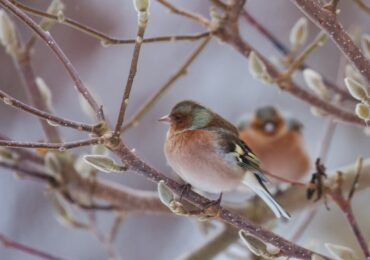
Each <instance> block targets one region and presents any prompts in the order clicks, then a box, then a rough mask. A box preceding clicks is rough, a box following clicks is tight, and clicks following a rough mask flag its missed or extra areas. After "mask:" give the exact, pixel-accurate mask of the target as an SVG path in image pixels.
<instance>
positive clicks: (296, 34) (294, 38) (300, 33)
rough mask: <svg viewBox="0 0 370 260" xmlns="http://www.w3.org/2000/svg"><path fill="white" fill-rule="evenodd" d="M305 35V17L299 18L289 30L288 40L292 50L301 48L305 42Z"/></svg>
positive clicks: (306, 22) (306, 31)
mask: <svg viewBox="0 0 370 260" xmlns="http://www.w3.org/2000/svg"><path fill="white" fill-rule="evenodd" d="M307 35H308V21H307V19H306V18H305V17H301V18H299V20H298V21H297V22H296V23H295V24H294V25H293V27H292V29H291V30H290V35H289V40H290V43H291V45H292V46H293V47H294V48H296V47H299V46H302V45H303V44H304V43H305V42H306V40H307Z"/></svg>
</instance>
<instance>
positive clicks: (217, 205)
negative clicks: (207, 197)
mask: <svg viewBox="0 0 370 260" xmlns="http://www.w3.org/2000/svg"><path fill="white" fill-rule="evenodd" d="M221 200H222V192H221V193H220V195H219V197H218V199H217V200H212V201H210V202H209V203H207V204H206V205H205V206H204V207H203V208H202V213H203V214H204V215H205V216H207V217H217V216H218V215H219V214H220V212H221Z"/></svg>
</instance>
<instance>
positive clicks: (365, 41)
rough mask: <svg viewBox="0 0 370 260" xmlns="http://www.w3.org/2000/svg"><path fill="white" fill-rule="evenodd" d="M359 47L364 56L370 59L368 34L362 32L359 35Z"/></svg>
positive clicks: (369, 38) (369, 36)
mask: <svg viewBox="0 0 370 260" xmlns="http://www.w3.org/2000/svg"><path fill="white" fill-rule="evenodd" d="M361 47H362V50H363V51H364V54H365V56H366V58H368V59H370V35H368V34H364V35H362V37H361Z"/></svg>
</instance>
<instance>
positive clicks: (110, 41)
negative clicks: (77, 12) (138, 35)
mask: <svg viewBox="0 0 370 260" xmlns="http://www.w3.org/2000/svg"><path fill="white" fill-rule="evenodd" d="M12 3H13V4H14V5H15V6H17V7H18V8H19V9H22V10H23V11H25V12H27V13H29V14H31V15H35V16H39V17H44V18H47V19H50V20H54V21H58V17H57V16H56V15H53V14H49V13H46V12H43V11H41V10H38V9H35V8H32V7H30V6H27V5H24V4H22V3H19V2H17V1H12ZM58 22H59V23H60V24H63V25H67V26H69V27H71V28H73V29H76V30H78V31H80V32H82V33H84V34H87V35H90V36H91V37H93V38H95V39H98V40H100V41H101V42H102V43H104V44H107V45H121V44H134V43H135V42H136V40H135V39H117V38H113V37H111V36H109V35H106V34H104V33H102V32H100V31H98V30H96V29H94V28H91V27H89V26H87V25H84V24H82V23H80V22H77V21H75V20H73V19H71V18H68V17H64V20H63V21H62V22H60V21H58ZM210 34H211V32H204V33H199V34H193V35H169V36H158V37H152V38H144V39H143V43H155V42H172V41H197V40H199V39H202V38H204V37H207V36H209V35H210Z"/></svg>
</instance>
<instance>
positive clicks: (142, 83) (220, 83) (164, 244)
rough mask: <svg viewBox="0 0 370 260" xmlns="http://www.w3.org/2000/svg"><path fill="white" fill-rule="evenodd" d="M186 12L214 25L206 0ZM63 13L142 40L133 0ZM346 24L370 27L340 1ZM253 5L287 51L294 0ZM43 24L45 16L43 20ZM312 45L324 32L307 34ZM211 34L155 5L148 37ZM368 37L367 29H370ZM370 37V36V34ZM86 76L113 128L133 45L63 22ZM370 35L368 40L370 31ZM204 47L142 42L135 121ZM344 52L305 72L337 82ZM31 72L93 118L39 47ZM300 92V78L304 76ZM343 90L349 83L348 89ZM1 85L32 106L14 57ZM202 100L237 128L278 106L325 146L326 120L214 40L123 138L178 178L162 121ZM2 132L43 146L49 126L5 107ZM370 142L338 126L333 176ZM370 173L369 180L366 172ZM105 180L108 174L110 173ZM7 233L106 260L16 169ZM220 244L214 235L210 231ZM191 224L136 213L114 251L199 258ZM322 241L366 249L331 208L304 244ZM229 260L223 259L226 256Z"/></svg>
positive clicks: (71, 53) (3, 61)
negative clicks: (110, 42)
mask: <svg viewBox="0 0 370 260" xmlns="http://www.w3.org/2000/svg"><path fill="white" fill-rule="evenodd" d="M20 2H23V3H25V4H28V5H30V6H33V7H37V8H40V9H46V7H47V6H48V4H49V1H45V0H37V1H20ZM171 2H172V3H174V4H177V5H178V6H181V7H184V8H187V9H190V10H193V11H196V12H197V13H200V14H202V15H204V16H206V17H208V13H209V7H210V4H209V2H208V1H195V0H188V1H185V0H176V1H171ZM64 3H65V5H66V10H65V14H66V16H68V17H71V18H74V19H75V20H78V21H80V22H82V23H84V24H87V25H89V26H91V27H93V28H96V29H98V30H100V31H103V32H105V33H107V34H109V35H111V36H115V37H117V38H134V37H135V34H136V12H135V10H134V8H133V5H132V1H131V0H106V1H100V0H79V1H72V0H64ZM340 4H341V5H340V9H341V13H340V16H339V17H340V20H341V22H342V23H343V25H344V27H345V28H349V27H351V26H355V25H358V26H360V27H362V29H363V30H368V27H367V26H365V25H368V24H369V21H370V17H369V16H368V15H367V14H366V13H364V12H362V11H360V10H359V9H358V8H357V7H356V6H355V5H354V4H353V3H352V1H341V3H340ZM246 8H247V9H248V10H249V12H250V13H251V14H253V15H254V16H255V17H256V18H257V19H258V20H259V21H260V22H261V23H262V24H263V25H264V26H266V27H267V28H268V29H269V30H271V31H272V32H273V33H274V34H275V35H276V36H278V38H279V39H280V40H281V41H282V42H284V43H285V44H287V45H288V44H289V31H290V28H291V27H292V26H293V25H294V23H295V22H296V21H297V20H298V19H299V17H301V16H302V15H301V13H300V12H299V11H298V9H296V7H295V6H294V5H293V4H292V3H291V2H290V1H286V0H275V1H268V0H248V2H247V5H246ZM35 19H37V20H38V18H35ZM13 20H14V21H15V22H16V23H17V28H18V29H19V30H20V31H21V35H22V38H23V39H24V40H27V39H28V38H29V36H30V35H31V33H30V31H29V29H28V28H25V26H24V25H23V24H20V23H19V22H18V21H16V20H15V18H14V19H13ZM240 25H241V26H240V28H241V31H242V34H243V36H244V37H245V39H246V40H247V41H248V42H249V43H251V44H252V46H255V48H256V49H257V50H259V51H260V52H262V53H264V54H265V55H266V56H268V57H273V56H275V57H279V54H278V52H277V51H276V50H275V49H274V47H273V46H272V45H271V43H270V42H268V41H267V40H265V39H264V38H263V37H262V36H261V35H259V34H258V33H257V32H256V31H255V30H254V28H252V27H251V26H250V25H249V24H247V23H246V22H244V21H243V20H242V19H241V21H240ZM309 30H310V36H309V40H310V39H311V40H312V39H313V38H314V37H315V35H316V33H317V29H316V28H315V26H314V25H313V24H310V26H309ZM203 31H205V29H204V28H201V26H200V25H198V24H195V23H193V22H191V21H188V20H187V19H184V18H182V17H178V16H176V15H173V14H170V13H169V12H168V11H167V9H165V8H164V7H163V6H161V5H160V4H158V3H156V2H155V1H152V4H151V8H150V18H149V25H148V28H147V32H146V37H154V36H160V35H181V34H194V33H199V32H203ZM365 32H366V31H365ZM367 32H368V31H367ZM51 33H52V35H53V36H54V37H55V39H56V41H57V42H58V43H59V44H60V46H61V47H62V48H63V50H64V51H65V53H66V55H67V56H68V57H69V58H70V59H71V61H72V63H73V64H74V65H75V67H76V68H77V70H78V71H79V73H80V75H81V77H82V79H83V80H84V81H85V82H86V83H87V84H88V86H89V87H90V88H91V89H92V90H93V92H95V93H96V94H97V95H98V96H99V97H100V98H101V100H102V103H103V104H104V109H105V112H106V116H107V117H108V118H109V120H110V121H111V122H113V121H114V120H116V116H117V111H118V109H119V102H120V99H121V95H122V92H123V88H124V85H125V82H126V79H127V74H128V70H129V65H130V61H131V55H132V50H133V46H132V45H124V46H110V47H108V48H107V47H103V46H102V45H101V43H100V42H99V41H97V40H95V39H93V38H91V37H89V36H86V35H83V34H82V33H80V32H78V31H75V30H73V29H70V28H67V27H65V26H62V25H56V26H55V27H53V29H52V31H51ZM368 33H369V32H368ZM198 44H199V43H198V42H168V43H152V44H145V45H144V46H143V48H142V53H141V57H140V60H139V69H138V73H137V77H136V79H135V83H134V86H133V91H132V96H131V99H130V103H129V107H128V116H127V118H128V117H129V116H130V115H132V114H133V113H134V112H135V111H136V110H137V109H138V108H139V107H140V106H141V104H142V103H143V102H144V101H145V100H146V99H147V98H149V97H150V96H151V95H152V93H154V92H155V91H156V90H157V89H158V88H159V87H160V86H161V85H162V84H163V83H164V82H165V81H166V80H167V79H168V78H169V77H170V76H171V75H172V74H173V73H174V72H175V70H176V69H177V68H178V67H179V66H180V65H181V64H182V63H183V62H184V60H185V58H186V57H187V56H188V54H189V53H190V52H191V51H192V49H194V48H195V47H196V46H197V45H198ZM340 56H341V54H340V52H339V51H338V50H337V48H336V47H335V46H334V44H332V43H331V42H330V41H329V42H328V43H327V44H326V45H325V46H324V47H322V48H320V49H319V50H318V51H317V52H316V53H315V54H314V55H312V56H310V58H309V59H308V61H307V63H308V64H310V65H311V66H312V67H313V68H314V69H315V70H317V71H319V72H321V73H322V74H323V75H325V76H326V77H328V78H330V79H332V80H333V81H335V80H336V78H337V70H338V64H339V60H340ZM32 64H33V66H34V69H35V71H36V74H37V75H38V76H40V77H42V78H43V79H44V80H45V82H46V83H47V85H48V86H49V87H50V88H51V90H52V92H53V100H54V105H55V109H56V111H57V114H58V115H61V116H65V117H67V118H70V119H74V120H80V121H85V122H86V121H87V120H88V119H87V117H86V116H85V115H84V113H83V112H82V111H81V108H80V104H79V99H78V97H77V95H76V92H75V90H74V88H73V83H72V81H71V80H70V78H69V77H68V75H67V73H66V72H65V70H64V68H63V67H62V66H61V64H60V62H59V61H58V60H57V59H56V58H55V57H54V56H53V54H52V53H51V52H50V50H49V49H48V48H47V47H46V46H45V44H43V43H42V42H38V43H37V44H36V48H35V51H34V55H33V61H32ZM296 80H297V82H299V83H300V84H301V85H302V86H304V83H303V81H302V78H301V76H300V75H297V77H296ZM340 85H343V82H340ZM0 88H1V89H2V90H4V91H6V92H8V93H10V94H11V95H13V96H15V97H18V98H19V99H21V100H25V93H24V91H23V88H22V86H21V82H20V79H19V77H18V75H17V73H16V69H15V68H14V66H13V63H12V60H11V58H10V57H9V56H8V55H6V54H5V51H4V50H3V49H0ZM184 99H193V100H196V101H199V102H201V103H203V104H205V105H207V106H209V107H211V108H213V109H214V110H215V111H217V112H218V113H220V114H221V115H223V116H224V117H226V118H227V119H228V120H230V121H231V122H234V123H236V122H237V120H238V118H240V117H241V116H242V115H244V114H246V113H251V112H252V111H253V110H254V109H255V108H257V107H259V106H263V105H266V104H271V105H274V106H276V107H278V108H280V109H281V110H283V111H285V112H287V113H288V114H290V115H292V116H294V117H296V118H298V119H299V120H301V121H302V122H303V123H304V137H305V145H306V147H307V150H308V152H309V154H310V157H311V160H312V161H314V159H315V158H316V157H317V156H318V153H319V148H320V144H321V140H322V136H323V133H324V129H325V126H326V125H327V123H328V121H327V120H325V119H322V118H317V117H314V116H312V114H311V113H310V111H309V106H308V105H307V104H304V103H302V102H301V101H299V100H297V99H295V98H293V97H291V96H290V95H289V94H286V93H282V92H280V91H279V90H278V89H277V88H276V87H273V86H267V85H263V84H262V83H260V82H258V81H256V80H254V79H252V78H251V76H250V73H249V71H248V63H247V60H246V59H245V58H244V57H242V56H241V55H240V54H239V53H237V52H236V51H235V50H233V49H232V48H230V47H229V46H227V45H225V44H222V43H220V42H218V41H217V40H216V39H213V40H212V41H211V43H210V44H209V45H208V46H207V47H206V49H205V50H204V51H203V53H202V54H201V55H200V57H199V58H198V59H197V60H196V61H195V62H194V64H193V65H191V67H190V68H189V70H188V74H187V75H186V76H185V77H182V78H181V79H180V80H178V81H177V82H176V83H175V85H174V86H173V87H172V88H171V89H170V90H169V91H168V92H167V93H166V94H165V95H164V96H163V98H162V99H161V100H160V101H159V102H158V103H157V104H156V105H155V106H154V107H153V109H152V110H151V111H150V112H149V113H148V114H146V116H145V117H144V118H143V120H142V122H141V123H140V125H139V126H138V127H137V128H135V129H134V130H133V129H131V130H129V131H128V132H126V133H125V134H124V140H125V141H126V142H127V143H128V144H129V146H131V147H132V148H135V149H136V153H137V154H138V155H139V156H140V157H141V158H142V159H143V160H145V161H146V162H148V163H149V164H150V165H152V166H153V167H155V168H157V169H158V170H161V171H162V172H165V173H167V174H168V175H170V174H171V169H170V168H169V166H167V165H166V162H165V158H164V155H163V152H162V149H163V148H162V147H163V142H164V139H165V134H166V130H167V126H164V125H162V124H160V123H158V122H157V119H158V118H159V117H161V116H163V115H164V114H166V113H168V111H169V110H170V108H171V107H172V106H173V105H174V104H175V103H177V102H178V101H180V100H184ZM0 118H1V122H2V123H0V132H1V133H4V134H6V135H7V136H9V137H11V138H12V139H14V140H19V141H38V140H40V139H41V138H42V136H43V135H42V131H41V127H40V125H39V123H38V121H37V120H35V118H33V117H31V116H28V115H25V114H22V113H20V112H18V111H16V110H14V109H12V108H10V107H7V106H5V105H3V104H2V103H1V104H0ZM61 131H62V133H63V135H64V138H65V140H69V141H72V140H78V139H80V138H84V137H86V136H84V135H83V134H82V133H78V132H76V131H72V130H69V129H65V128H63V129H61ZM369 147H370V138H369V137H368V136H365V135H364V133H363V130H362V129H359V128H357V127H353V126H350V125H346V124H340V125H339V127H338V128H337V131H336V132H335V136H334V141H333V144H332V147H331V149H330V152H329V155H328V160H327V167H328V169H329V170H330V169H335V168H337V167H340V166H344V165H347V164H352V163H353V162H354V161H355V160H356V158H357V157H358V156H359V155H362V156H364V157H365V158H366V157H369V156H370V149H369ZM75 152H76V153H80V154H84V153H88V152H89V149H88V148H86V149H78V150H75ZM367 174H368V173H367ZM101 175H103V174H101ZM102 177H104V178H109V179H113V180H114V181H117V182H119V183H124V184H125V185H128V186H130V187H134V188H140V189H143V190H155V188H156V186H155V185H154V184H152V183H150V182H148V181H146V180H145V179H143V178H141V177H138V176H136V175H135V174H133V173H132V174H131V173H128V174H125V175H120V176H113V174H104V175H103V176H102ZM369 195H370V192H369V191H364V192H361V193H360V192H359V193H357V194H356V196H355V199H354V205H353V206H354V212H355V213H356V217H357V218H358V221H359V223H360V226H361V227H362V230H363V232H364V235H365V236H366V237H367V239H368V240H370V228H369V225H368V216H369V213H370V209H369V207H364V206H363V205H368V200H367V201H366V199H367V198H369ZM0 204H1V205H2V206H1V210H0V232H2V233H4V234H6V235H7V236H8V237H9V238H12V239H14V240H16V241H18V242H22V243H25V244H28V245H32V246H34V247H36V248H42V249H43V250H45V251H48V252H50V253H53V254H55V255H57V256H61V257H63V258H66V259H107V258H108V257H107V255H106V253H105V251H104V250H103V248H102V246H101V245H100V244H99V242H98V241H97V240H96V239H95V237H94V236H93V235H92V234H91V232H88V231H81V230H73V229H68V228H65V227H63V226H61V225H60V224H59V223H58V222H57V221H56V219H55V216H54V213H53V209H52V207H51V205H50V203H49V200H48V198H47V197H46V196H45V191H44V189H43V185H42V184H40V183H35V182H32V181H28V180H18V179H16V178H15V177H14V175H13V174H11V173H10V172H8V171H6V170H4V169H0ZM297 219H298V216H294V217H293V221H292V223H290V224H289V225H288V224H284V225H283V226H281V227H280V228H279V230H278V233H279V232H280V234H282V235H283V236H284V237H286V238H288V239H289V236H290V235H291V234H290V232H287V230H292V229H293V228H292V227H294V225H295V223H296V222H297ZM98 220H99V223H100V224H101V225H102V226H103V227H106V228H109V225H110V223H111V221H112V217H111V215H110V214H105V213H101V214H99V217H98ZM211 235H212V234H211ZM204 239H205V237H204V236H203V235H202V234H201V233H200V232H199V230H198V229H197V227H196V225H194V222H193V221H192V220H190V219H189V218H182V217H175V216H147V215H130V216H129V217H128V218H127V220H126V221H125V222H124V223H123V226H122V228H121V230H120V233H119V235H118V238H117V241H116V246H117V250H118V251H119V253H120V255H121V256H122V258H123V259H174V258H176V257H177V256H179V255H180V254H183V253H185V252H188V251H190V250H192V249H193V248H194V247H196V246H199V244H200V243H201V242H202V241H204ZM323 242H331V243H336V244H342V245H346V246H350V247H352V248H355V249H356V250H358V247H357V245H356V242H355V240H354V239H353V236H352V233H351V231H350V229H349V227H348V225H347V223H346V221H345V220H344V217H343V216H342V215H341V213H340V212H339V210H337V208H336V207H335V205H331V210H330V211H326V210H325V209H324V207H322V209H321V210H320V212H319V214H318V215H316V217H315V219H314V221H313V222H312V224H311V225H310V227H309V228H308V229H307V231H306V232H305V235H304V236H303V238H302V239H301V240H300V241H299V243H300V244H303V245H309V244H310V245H311V244H312V243H314V244H316V245H317V246H318V247H317V249H318V250H319V251H321V252H325V250H324V248H323V247H322V243H323ZM225 258H226V256H220V257H219V259H225ZM0 259H9V260H12V259H35V258H32V257H31V256H28V255H25V254H22V253H19V252H16V251H14V250H8V249H5V248H1V247H0Z"/></svg>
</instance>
